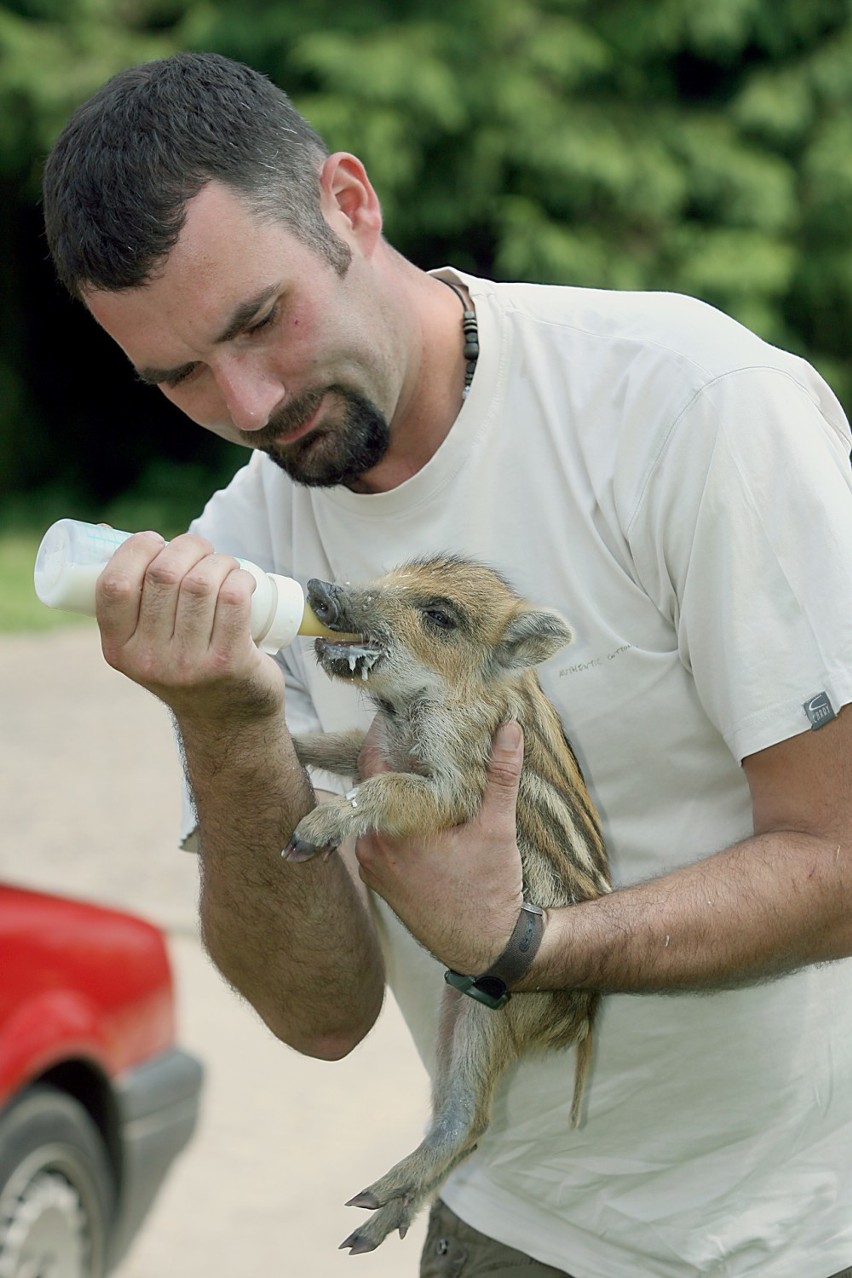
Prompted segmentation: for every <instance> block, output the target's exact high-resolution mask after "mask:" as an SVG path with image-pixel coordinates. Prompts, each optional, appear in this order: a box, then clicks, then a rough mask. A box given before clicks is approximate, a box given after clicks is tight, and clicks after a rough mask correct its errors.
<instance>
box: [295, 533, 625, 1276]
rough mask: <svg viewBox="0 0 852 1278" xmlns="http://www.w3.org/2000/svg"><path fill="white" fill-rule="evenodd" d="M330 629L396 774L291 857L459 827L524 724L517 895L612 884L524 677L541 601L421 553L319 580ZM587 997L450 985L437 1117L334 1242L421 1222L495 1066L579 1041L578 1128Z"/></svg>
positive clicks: (318, 597)
mask: <svg viewBox="0 0 852 1278" xmlns="http://www.w3.org/2000/svg"><path fill="white" fill-rule="evenodd" d="M309 598H310V600H311V603H312V605H313V607H314V609H315V610H316V611H317V613H318V614H319V615H320V616H321V617H322V619H323V620H324V621H325V622H326V623H327V624H329V625H330V626H331V628H332V629H338V630H340V631H341V632H347V631H348V632H350V633H353V632H354V633H358V634H360V635H361V636H362V637H363V642H362V643H360V644H352V643H346V642H340V643H338V642H336V641H334V640H325V639H320V640H318V641H317V645H316V647H317V656H318V659H319V661H320V663H321V664H322V666H323V667H324V669H325V670H326V671H327V673H328V674H330V675H331V676H332V677H336V678H344V679H350V680H353V681H355V683H356V685H358V686H361V687H363V688H364V690H365V692H366V693H367V694H368V696H369V697H370V698H371V699H372V701H373V702H374V704H375V706H376V709H377V711H378V723H379V728H380V733H381V746H382V750H383V752H384V755H385V757H386V759H387V761H388V762H389V763H390V765H391V768H392V769H393V771H391V772H386V773H381V774H378V775H375V776H373V777H370V778H367V779H366V780H364V781H362V782H361V783H360V784H359V785H358V786H357V789H356V791H355V801H356V802H355V804H353V803H352V802H350V801H349V800H348V799H339V800H336V801H332V802H331V803H329V804H322V805H321V806H319V807H317V808H316V809H314V811H313V812H311V813H309V814H308V816H307V817H306V818H305V819H304V820H303V821H302V822H300V824H299V826H298V828H297V830H296V831H295V833H294V835H293V838H292V840H291V844H290V846H289V849H288V852H289V854H290V855H291V856H293V857H294V858H295V859H301V858H303V857H306V856H310V855H312V854H313V853H314V852H316V851H318V850H319V849H321V848H327V847H336V846H339V844H340V843H342V842H344V841H345V840H346V839H349V838H356V837H359V836H360V835H362V834H364V833H366V832H367V830H369V829H380V830H382V831H384V832H386V833H388V834H390V835H392V836H394V837H403V838H404V837H412V836H413V837H417V836H418V835H423V834H425V833H430V832H436V831H438V830H440V829H445V828H447V827H449V826H451V825H456V824H459V823H461V822H464V821H467V820H469V819H470V818H471V817H472V816H474V815H475V813H476V811H477V810H478V808H479V805H480V802H481V799H482V795H483V793H484V790H485V785H486V781H487V768H488V761H489V757H490V752H491V741H492V738H493V735H494V733H495V731H496V729H497V727H498V726H499V724H500V723H502V722H504V721H505V720H507V719H516V720H517V721H518V722H519V723H520V724H521V726H522V727H523V730H524V769H523V773H522V777H521V786H520V793H519V798H518V809H517V833H518V846H519V848H520V853H521V861H522V866H523V878H524V896H525V898H526V899H527V900H530V901H533V902H535V903H537V904H539V905H542V906H546V907H548V906H549V907H554V906H564V905H570V904H572V903H575V902H577V901H583V900H588V899H589V898H592V897H595V896H599V895H600V894H601V893H604V892H607V891H609V889H610V879H609V870H608V866H607V859H606V853H605V849H604V846H603V841H602V838H601V831H600V823H599V820H598V817H597V813H596V812H595V809H594V806H593V804H592V802H591V799H590V798H589V795H588V792H587V790H586V787H585V784H584V782H583V777H582V775H581V772H580V768H579V766H578V764H577V760H576V758H575V757H574V754H573V751H572V750H571V747H570V745H569V743H568V741H567V739H566V737H565V733H564V731H563V728H562V724H561V721H560V719H559V717H558V715H557V714H556V712H555V710H554V709H553V707H552V706H551V704H550V702H549V701H548V700H547V698H546V697H545V695H544V693H543V692H542V689H541V686H540V684H539V682H538V679H537V677H536V674H535V671H534V669H533V667H534V666H535V665H537V664H539V663H540V662H541V661H543V660H545V659H546V658H547V657H549V656H551V655H552V654H553V653H554V652H556V651H558V650H559V649H560V648H561V647H563V646H564V645H565V644H566V643H568V642H570V640H571V631H570V629H569V627H568V626H567V624H566V623H565V621H564V619H563V618H562V617H560V616H559V614H558V613H556V612H554V611H552V610H551V609H543V608H533V607H531V606H530V605H529V604H528V603H526V602H525V601H524V600H522V599H520V598H519V597H518V596H517V595H516V594H515V593H514V591H513V590H512V589H511V588H510V587H509V585H508V584H507V583H506V581H505V580H504V579H503V578H502V577H501V576H499V574H497V573H496V572H494V571H493V570H492V569H490V568H486V567H484V566H483V565H481V564H477V563H474V562H472V561H468V560H463V559H459V558H457V557H450V556H447V557H443V558H440V559H432V560H422V561H417V562H414V563H409V564H406V565H404V566H403V567H401V568H398V569H395V570H394V571H393V572H391V573H389V574H388V575H387V576H385V577H383V578H381V579H380V580H379V581H377V582H373V583H372V584H370V585H368V586H364V587H358V588H352V587H349V586H346V587H340V586H335V585H331V584H329V583H322V582H314V583H311V585H310V587H309ZM362 740H363V735H362V734H360V733H357V732H352V733H344V734H323V733H314V734H306V735H304V736H301V737H297V738H296V739H295V744H296V750H297V753H298V755H299V758H300V759H301V760H302V762H304V763H308V764H312V765H315V766H318V767H322V768H326V769H329V770H331V771H337V772H341V773H343V774H344V775H350V776H356V775H357V761H358V752H359V749H360V746H361V743H362ZM596 1001H597V1000H596V996H595V995H593V994H590V993H587V992H584V991H576V992H575V991H546V992H537V993H525V994H522V995H517V996H515V997H514V998H512V999H511V1000H510V1001H509V1003H508V1004H507V1005H506V1006H505V1007H504V1008H502V1009H501V1010H500V1011H497V1012H494V1011H491V1010H490V1009H488V1008H485V1007H483V1006H482V1005H481V1004H479V1003H476V1002H474V1001H473V1000H471V999H468V998H465V997H462V996H460V995H458V994H456V992H455V991H453V990H450V989H447V991H446V993H445V995H444V1003H443V1008H442V1016H441V1028H440V1035H439V1044H438V1069H437V1075H436V1080H435V1086H434V1095H433V1121H432V1126H431V1128H430V1130H429V1132H428V1133H427V1135H426V1137H425V1139H424V1141H423V1142H422V1144H421V1145H420V1146H419V1147H418V1149H417V1150H415V1151H414V1153H413V1154H410V1155H409V1156H408V1157H407V1158H405V1159H403V1160H402V1162H400V1163H399V1164H397V1166H396V1167H394V1168H393V1169H392V1170H391V1171H390V1172H388V1174H387V1175H386V1176H384V1177H382V1178H381V1180H379V1181H377V1182H376V1183H375V1184H374V1185H371V1186H370V1187H369V1189H367V1190H364V1191H363V1193H361V1194H359V1195H357V1196H356V1198H355V1199H353V1200H352V1202H353V1204H354V1205H358V1206H363V1207H368V1208H370V1209H372V1210H373V1213H374V1214H373V1215H372V1217H370V1219H369V1220H368V1221H367V1222H366V1223H365V1224H364V1225H362V1226H361V1227H360V1228H359V1229H357V1230H356V1231H355V1232H354V1233H353V1234H352V1235H351V1236H350V1237H349V1238H347V1240H346V1242H345V1243H343V1244H342V1245H343V1246H344V1247H349V1248H350V1249H351V1250H352V1252H360V1251H368V1250H372V1249H373V1248H374V1247H376V1246H378V1244H379V1243H380V1242H381V1241H382V1240H383V1239H384V1238H385V1236H386V1235H387V1234H388V1233H389V1232H390V1231H391V1230H393V1229H398V1230H399V1231H400V1233H401V1234H404V1233H405V1230H406V1229H407V1227H408V1223H409V1221H410V1220H411V1218H412V1217H413V1215H414V1214H415V1212H416V1211H417V1210H418V1209H419V1208H420V1206H422V1205H423V1204H424V1203H425V1202H426V1201H427V1200H428V1199H429V1198H431V1197H432V1196H433V1195H434V1193H435V1192H436V1191H437V1189H438V1188H439V1187H440V1185H441V1184H442V1182H443V1181H444V1180H445V1178H446V1176H447V1175H448V1174H449V1172H450V1171H451V1170H452V1168H453V1167H454V1166H456V1165H457V1164H458V1163H459V1162H461V1161H462V1159H464V1158H465V1157H467V1155H468V1154H470V1153H471V1152H472V1150H473V1149H474V1148H475V1146H476V1142H477V1140H478V1139H479V1137H480V1136H481V1135H482V1133H483V1132H484V1130H485V1128H486V1127H487V1125H488V1121H489V1112H490V1106H491V1101H492V1097H493V1094H494V1088H495V1086H496V1083H497V1080H498V1079H499V1077H500V1075H501V1073H502V1072H503V1070H504V1069H505V1068H506V1066H508V1065H509V1064H511V1063H512V1061H514V1060H516V1059H517V1057H518V1056H519V1055H521V1054H522V1053H524V1052H527V1051H529V1050H531V1049H535V1048H564V1047H568V1046H570V1045H572V1044H576V1045H577V1061H576V1068H575V1086H574V1095H573V1101H572V1105H571V1120H572V1122H573V1124H574V1125H576V1124H577V1123H578V1122H579V1116H580V1109H581V1102H582V1097H583V1089H584V1084H585V1080H586V1076H587V1073H588V1069H589V1063H590V1055H591V1028H592V1022H593V1019H594V1013H595V1007H596Z"/></svg>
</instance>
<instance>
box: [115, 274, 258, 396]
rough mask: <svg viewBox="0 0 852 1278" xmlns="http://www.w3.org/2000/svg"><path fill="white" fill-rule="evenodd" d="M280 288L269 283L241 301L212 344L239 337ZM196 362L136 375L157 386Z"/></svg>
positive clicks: (178, 376) (141, 370)
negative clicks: (252, 295)
mask: <svg viewBox="0 0 852 1278" xmlns="http://www.w3.org/2000/svg"><path fill="white" fill-rule="evenodd" d="M280 288H281V285H280V283H276V284H269V285H267V287H266V288H264V289H261V291H260V292H259V293H256V294H255V296H254V297H250V298H249V299H248V300H247V301H245V302H241V303H240V305H239V306H238V307H237V308H236V310H235V311H234V312H233V314H232V315H231V317H230V319H229V320H228V322H227V324H226V325H225V327H224V328H223V329H222V331H221V332H220V333H219V335H218V336H217V337H214V338H213V344H214V346H220V345H221V344H222V343H223V342H230V341H233V339H234V338H235V337H239V335H240V333H243V332H244V331H245V330H246V328H248V326H249V324H251V322H252V320H253V319H255V317H256V316H257V313H258V311H259V310H261V309H262V308H263V307H264V306H265V305H266V303H267V302H268V301H269V299H270V298H271V297H274V295H275V294H276V293H277V292H278V291H279V289H280ZM196 363H197V361H196V360H190V361H189V363H187V364H179V365H178V366H177V367H176V368H138V369H137V370H136V375H137V377H138V378H139V380H140V381H142V382H145V383H146V385H148V386H159V384H160V383H161V382H175V381H180V380H181V378H182V377H185V376H186V374H187V373H191V372H192V370H193V368H195V365H196Z"/></svg>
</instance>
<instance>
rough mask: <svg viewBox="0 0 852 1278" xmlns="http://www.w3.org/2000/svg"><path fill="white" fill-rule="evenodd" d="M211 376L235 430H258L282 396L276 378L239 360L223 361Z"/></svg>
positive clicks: (280, 385)
mask: <svg viewBox="0 0 852 1278" xmlns="http://www.w3.org/2000/svg"><path fill="white" fill-rule="evenodd" d="M214 376H215V378H216V382H217V384H218V386H219V390H220V391H221V393H222V397H223V398H224V400H225V403H226V405H227V408H228V412H229V413H230V416H231V421H232V422H233V424H234V426H236V428H237V429H238V430H244V431H252V430H262V429H263V427H264V426H265V425H266V424H267V422H268V421H269V419H270V417H271V416H272V413H273V412H274V410H275V408H276V407H277V406H278V405H279V404H280V403H281V401H282V400H283V399H284V398H285V396H286V390H285V388H284V386H283V385H282V384H281V382H280V380H279V379H278V378H276V377H273V376H272V375H271V374H270V373H268V372H264V371H263V370H262V369H259V368H258V367H257V366H256V365H255V364H254V362H253V361H249V360H243V359H240V358H239V357H237V358H235V359H232V360H228V361H227V362H225V361H223V362H222V364H220V365H219V367H218V368H217V369H216V370H215V371H214Z"/></svg>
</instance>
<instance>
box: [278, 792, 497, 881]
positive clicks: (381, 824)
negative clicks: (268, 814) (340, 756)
mask: <svg viewBox="0 0 852 1278" xmlns="http://www.w3.org/2000/svg"><path fill="white" fill-rule="evenodd" d="M478 802H479V795H477V794H472V793H470V792H468V793H466V794H464V795H463V796H462V795H458V796H455V798H454V799H453V798H449V797H448V796H447V795H446V793H445V792H444V791H443V790H439V788H438V786H437V785H436V784H435V782H434V781H432V780H431V779H430V778H429V777H422V776H418V775H417V774H416V773H413V772H382V773H379V774H378V775H377V776H374V777H368V779H367V780H366V781H362V782H361V784H360V785H358V786H356V787H355V788H354V789H353V790H350V791H349V794H348V795H346V796H345V797H344V798H336V799H332V800H330V801H329V802H328V803H321V804H320V805H319V806H318V807H316V808H314V809H313V811H312V812H309V813H308V815H307V816H306V817H303V818H302V820H301V821H300V822H299V824H298V825H297V826H296V829H295V830H294V831H293V835H292V837H291V839H290V843H289V844H288V846H287V849H285V855H289V856H291V858H292V859H294V860H306V859H307V858H308V857H310V856H313V855H314V854H315V853H316V852H319V851H320V850H322V849H324V848H336V847H340V844H341V843H344V842H345V841H346V840H347V839H357V838H360V837H361V835H362V834H366V833H367V831H368V830H379V831H381V832H382V833H383V834H388V835H390V836H391V837H392V838H397V839H404V838H411V837H414V836H423V835H427V834H437V832H438V831H439V830H444V829H447V828H448V827H449V826H451V825H458V824H459V823H460V822H462V821H467V820H469V819H470V817H472V816H473V814H474V812H475V811H476V807H477V805H478Z"/></svg>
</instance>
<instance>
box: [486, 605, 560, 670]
mask: <svg viewBox="0 0 852 1278" xmlns="http://www.w3.org/2000/svg"><path fill="white" fill-rule="evenodd" d="M573 638H574V632H573V630H572V629H571V627H570V626H569V625H568V622H567V621H566V620H565V618H564V617H561V616H560V615H559V613H558V612H555V611H554V610H553V609H552V608H523V609H522V610H521V611H519V612H516V613H515V615H514V616H513V617H512V619H511V620H510V622H509V624H508V626H507V627H506V630H505V632H504V634H503V638H502V639H501V640H500V643H499V644H498V645H497V651H496V653H495V655H496V657H497V660H498V661H499V663H500V664H501V665H502V666H505V667H506V668H507V669H509V670H512V669H514V670H522V669H524V668H525V667H526V666H537V665H538V664H539V662H541V661H546V660H547V658H548V657H552V656H553V654H554V652H558V651H559V649H560V648H564V647H565V645H566V644H569V643H571V641H572V639H573Z"/></svg>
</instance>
